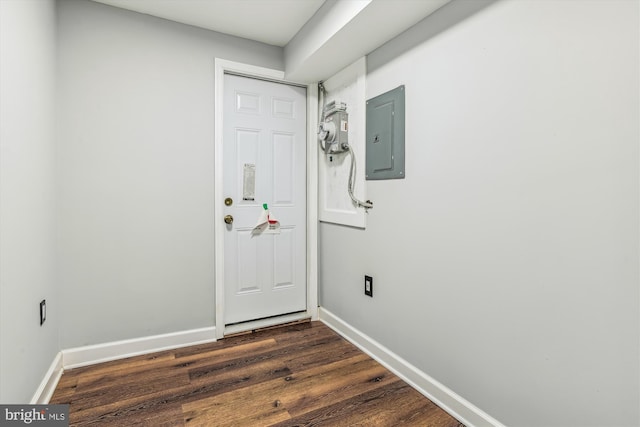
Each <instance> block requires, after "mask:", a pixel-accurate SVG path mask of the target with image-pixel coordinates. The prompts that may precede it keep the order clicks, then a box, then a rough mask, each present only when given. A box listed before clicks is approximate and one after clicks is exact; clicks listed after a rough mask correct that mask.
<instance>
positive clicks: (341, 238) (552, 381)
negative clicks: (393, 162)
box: [319, 0, 640, 427]
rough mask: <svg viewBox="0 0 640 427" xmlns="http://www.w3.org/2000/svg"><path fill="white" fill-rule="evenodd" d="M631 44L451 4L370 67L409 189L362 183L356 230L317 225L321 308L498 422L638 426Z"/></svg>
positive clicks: (633, 7)
mask: <svg viewBox="0 0 640 427" xmlns="http://www.w3.org/2000/svg"><path fill="white" fill-rule="evenodd" d="M465 16H467V17H466V18H465V19H462V20H461V21H460V18H461V17H465ZM639 27H640V25H639V10H638V2H636V1H625V0H622V1H614V0H608V1H604V0H602V1H589V2H587V1H581V2H577V1H548V2H541V1H526V0H519V1H501V2H495V3H493V2H481V1H479V0H478V1H472V2H467V1H459V0H454V2H452V3H451V4H449V5H447V6H445V7H444V8H442V9H441V10H439V11H438V12H436V13H435V14H434V15H432V16H431V17H429V18H427V19H426V20H425V21H423V22H421V23H420V24H418V25H417V26H415V27H413V28H412V29H410V30H409V31H407V32H406V33H404V34H403V35H401V36H400V37H399V38H397V39H395V40H393V41H391V42H390V43H389V44H387V45H386V46H383V47H382V48H380V49H378V50H376V51H375V52H373V53H372V54H371V55H370V56H369V58H368V60H369V61H368V69H369V75H368V77H367V97H368V98H371V97H373V96H376V95H378V94H380V93H383V92H385V91H387V90H390V89H392V88H395V87H396V86H398V85H400V84H405V85H406V154H407V157H406V160H407V165H406V171H407V174H406V175H407V178H406V179H404V180H390V181H375V182H373V181H372V182H368V183H367V195H368V197H370V198H371V199H372V200H374V201H375V207H374V209H372V210H371V211H370V213H369V215H368V220H367V221H368V224H367V229H366V230H358V229H352V228H348V227H341V226H336V225H332V224H324V223H323V224H321V226H320V251H319V252H320V301H321V305H322V306H324V307H326V308H327V309H329V310H330V311H331V312H333V313H334V314H336V315H338V316H339V317H341V318H342V319H344V320H346V321H347V322H348V323H350V324H351V325H352V326H354V327H356V328H358V329H360V330H361V331H363V332H364V333H366V334H368V335H369V336H371V337H372V338H373V339H375V340H377V341H378V342H380V343H382V344H383V345H385V346H387V347H388V348H390V349H391V350H392V351H394V352H396V353H397V354H398V355H400V356H401V357H403V358H405V359H406V360H408V361H409V362H410V363H412V364H414V365H415V366H417V367H419V368H420V369H422V370H423V371H424V372H426V373H427V374H429V375H431V376H432V377H434V378H435V379H436V380H438V381H440V382H442V383H443V384H444V385H446V386H447V387H449V388H450V389H452V390H453V391H455V392H456V393H458V394H459V395H461V396H462V397H464V398H466V399H467V400H469V401H470V402H472V403H473V404H475V405H476V406H478V407H479V408H481V409H482V410H484V411H486V412H487V413H489V414H490V415H492V416H493V417H495V418H497V419H498V420H500V421H501V422H503V423H505V424H506V425H512V426H564V427H568V426H576V427H577V426H581V427H584V426H603V425H607V426H632V425H638V424H640V416H639V413H638V410H639V409H638V403H639V398H640V396H639V390H638V384H639V381H638V380H639V378H640V377H639V363H640V362H639V360H640V353H639V342H638V340H639V337H640V329H639V328H640V326H639V325H640V314H639V313H640V309H639V304H640V298H639V286H638V284H639V277H638V270H639V249H638V246H639V229H638V218H639V209H638V202H639V158H638V154H639V150H638V145H639V139H640V135H639V128H640V118H639V117H640V108H639V104H640V99H639V90H640V87H639V80H640V77H639V76H640V69H639V65H638V64H639V33H638V32H639V30H638V29H639ZM364 274H369V275H372V276H373V277H374V297H373V299H371V298H368V297H366V296H364V295H363V275H364Z"/></svg>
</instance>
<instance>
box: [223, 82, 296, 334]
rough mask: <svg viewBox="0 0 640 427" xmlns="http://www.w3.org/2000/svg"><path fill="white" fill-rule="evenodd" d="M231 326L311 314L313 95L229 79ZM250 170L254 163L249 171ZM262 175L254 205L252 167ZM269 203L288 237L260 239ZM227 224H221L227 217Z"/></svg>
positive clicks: (226, 151)
mask: <svg viewBox="0 0 640 427" xmlns="http://www.w3.org/2000/svg"><path fill="white" fill-rule="evenodd" d="M224 79H225V82H224V113H223V123H224V125H223V128H224V134H223V138H224V142H223V159H224V172H223V176H224V179H223V189H224V194H223V197H225V198H226V197H230V198H232V199H233V204H232V205H231V206H225V208H224V215H232V216H233V218H234V221H233V224H231V225H227V227H226V229H225V235H224V242H225V243H224V260H225V261H224V289H225V292H224V293H225V307H224V321H225V324H226V325H228V324H233V323H239V322H245V321H250V320H255V319H261V318H265V317H270V316H277V315H281V314H287V313H292V312H296V311H303V310H305V309H306V90H305V89H304V88H300V87H296V86H289V85H285V84H279V83H273V82H267V81H262V80H256V79H251V78H246V77H239V76H233V75H225V77H224ZM246 165H248V166H246ZM247 167H248V168H249V170H250V171H254V172H255V182H253V180H248V184H254V191H253V192H249V193H254V200H243V196H244V195H247V192H246V191H245V190H246V189H245V186H246V185H247V182H245V181H246V179H245V178H246V177H245V169H246V168H247ZM264 203H266V204H267V205H268V207H269V210H270V212H271V215H272V217H274V218H275V219H277V220H278V221H279V222H280V234H264V233H262V234H254V233H252V230H253V227H254V226H255V225H256V223H257V221H258V218H259V217H260V214H261V212H262V210H263V207H262V205H263V204H264ZM220 220H221V219H220Z"/></svg>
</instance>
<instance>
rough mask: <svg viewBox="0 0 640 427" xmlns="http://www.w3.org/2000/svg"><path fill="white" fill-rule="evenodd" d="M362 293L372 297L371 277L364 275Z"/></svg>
mask: <svg viewBox="0 0 640 427" xmlns="http://www.w3.org/2000/svg"><path fill="white" fill-rule="evenodd" d="M364 294H365V295H367V296H370V297H372V298H373V277H371V276H364Z"/></svg>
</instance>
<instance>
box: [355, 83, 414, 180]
mask: <svg viewBox="0 0 640 427" xmlns="http://www.w3.org/2000/svg"><path fill="white" fill-rule="evenodd" d="M404 102H405V88H404V85H403V86H399V87H397V88H395V89H393V90H391V91H389V92H386V93H383V94H382V95H378V96H376V97H375V98H371V99H369V100H368V101H367V131H366V146H367V151H366V162H367V163H366V168H365V177H366V179H367V180H378V179H402V178H404V177H405V167H404V166H405V163H404V154H405V153H404V112H405V108H404Z"/></svg>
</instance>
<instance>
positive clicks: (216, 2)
mask: <svg viewBox="0 0 640 427" xmlns="http://www.w3.org/2000/svg"><path fill="white" fill-rule="evenodd" d="M93 1H96V2H99V3H104V4H108V5H111V6H116V7H119V8H122V9H128V10H133V11H135V12H140V13H145V14H147V15H152V16H157V17H159V18H164V19H168V20H171V21H176V22H180V23H183V24H188V25H193V26H195V27H201V28H206V29H208V30H213V31H218V32H221V33H225V34H230V35H232V36H237V37H242V38H246V39H251V40H257V41H260V42H263V43H267V44H270V45H275V46H281V47H283V46H285V45H286V44H287V43H288V42H289V41H290V40H291V39H292V38H293V36H295V35H296V33H297V32H298V31H299V30H300V28H302V26H303V25H304V24H305V23H306V22H307V21H308V20H309V18H311V16H313V14H314V13H315V12H316V11H317V10H318V9H319V8H320V6H322V4H323V3H324V1H325V0H93Z"/></svg>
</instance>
